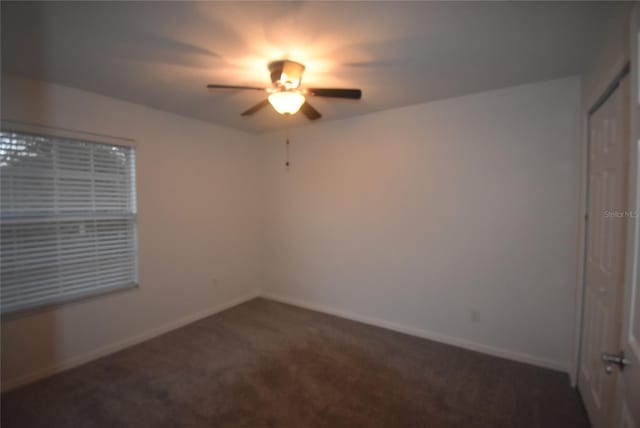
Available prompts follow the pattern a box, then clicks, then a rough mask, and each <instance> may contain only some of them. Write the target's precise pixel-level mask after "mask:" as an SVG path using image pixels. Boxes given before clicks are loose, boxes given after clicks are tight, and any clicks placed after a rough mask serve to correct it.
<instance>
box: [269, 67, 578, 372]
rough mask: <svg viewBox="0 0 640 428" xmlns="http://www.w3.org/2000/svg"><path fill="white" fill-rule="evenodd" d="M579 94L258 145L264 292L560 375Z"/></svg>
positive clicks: (519, 91)
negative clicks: (287, 160)
mask: <svg viewBox="0 0 640 428" xmlns="http://www.w3.org/2000/svg"><path fill="white" fill-rule="evenodd" d="M579 108H580V80H579V79H578V78H577V77H572V78H566V79H560V80H554V81H548V82H541V83H535V84H529V85H524V86H518V87H511V88H506V89H501V90H496V91H491V92H485V93H479V94H475V95H470V96H465V97H460V98H454V99H448V100H444V101H438V102H433V103H428V104H422V105H416V106H412V107H405V108H400V109H395V110H390V111H385V112H381V113H376V114H371V115H367V116H361V117H358V118H353V119H348V120H342V121H332V122H330V123H321V122H319V123H317V124H312V125H310V126H308V127H304V128H299V129H294V130H292V131H291V141H292V147H291V168H290V169H289V170H288V171H287V170H286V169H285V167H284V146H283V144H284V135H283V133H274V134H270V135H268V136H267V139H268V141H267V143H268V144H267V145H265V150H266V153H265V162H266V168H267V169H266V172H265V174H266V181H267V182H268V183H270V186H269V188H270V189H271V192H270V194H269V196H268V199H267V200H266V201H265V207H266V220H265V221H266V224H267V228H266V230H267V232H268V236H267V239H266V240H265V242H266V243H267V246H268V247H267V251H266V252H265V254H266V257H267V258H266V259H265V272H266V277H265V282H264V284H265V291H266V292H267V293H269V294H270V295H272V296H274V297H277V298H281V299H283V300H286V301H290V302H295V303H299V304H305V305H307V306H310V307H317V308H320V309H323V310H328V311H332V312H334V313H338V314H343V315H347V316H351V317H353V318H356V319H361V320H365V321H369V322H375V323H377V324H380V325H385V326H390V327H393V328H397V329H400V330H402V331H407V332H411V333H413V334H418V335H422V336H425V337H433V338H436V339H438V340H443V341H447V342H450V343H453V344H457V345H461V346H466V347H469V348H472V349H477V350H481V351H484V352H490V353H493V354H496V355H502V356H506V357H509V358H514V359H519V360H522V361H528V362H532V363H534V364H540V365H543V366H548V367H554V368H558V369H566V368H567V367H568V363H569V358H570V349H571V342H572V320H573V310H574V300H573V297H574V290H575V282H576V257H575V254H576V241H577V236H576V235H577V230H576V226H575V222H576V213H577V211H578V172H579V134H580V116H579Z"/></svg>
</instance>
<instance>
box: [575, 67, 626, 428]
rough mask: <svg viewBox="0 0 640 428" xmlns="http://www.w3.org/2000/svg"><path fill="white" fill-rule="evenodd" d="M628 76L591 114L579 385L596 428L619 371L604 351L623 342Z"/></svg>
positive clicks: (610, 402)
mask: <svg viewBox="0 0 640 428" xmlns="http://www.w3.org/2000/svg"><path fill="white" fill-rule="evenodd" d="M628 80H629V79H628V78H624V79H623V80H622V81H621V82H620V84H619V85H618V87H617V88H616V89H615V90H614V91H613V93H611V94H610V95H609V97H608V98H607V99H606V100H605V102H604V103H603V104H602V105H601V106H600V107H598V109H597V110H596V111H595V112H593V113H592V114H591V116H590V118H589V136H590V140H589V141H590V147H589V204H588V207H589V217H588V220H587V256H586V276H585V290H584V296H585V297H584V321H583V327H582V329H583V331H582V340H583V342H582V343H583V345H582V350H581V358H580V372H579V377H578V388H579V390H580V393H581V395H582V398H583V400H584V403H585V407H586V409H587V413H588V414H589V419H590V420H591V425H592V426H593V428H610V427H611V423H612V419H611V417H612V414H613V410H614V406H615V400H614V394H615V392H616V386H617V377H618V370H616V369H613V368H611V367H610V366H609V369H608V370H606V368H607V366H606V365H605V364H604V363H603V360H602V354H603V353H605V352H611V353H616V352H618V351H619V350H620V349H619V346H620V332H621V325H620V320H621V318H622V317H621V314H622V302H623V292H624V271H625V257H626V251H625V245H626V239H625V238H626V230H625V224H626V221H625V218H624V213H625V212H626V211H627V191H628V186H627V181H628V180H627V178H628V175H627V173H628V153H629V152H628V147H629V145H628V135H629V134H628V131H627V129H628V128H627V123H626V122H627V121H626V114H625V112H626V111H628V110H627V105H628V104H627V105H625V103H626V101H627V100H628V98H627V96H626V94H628V87H627V85H628Z"/></svg>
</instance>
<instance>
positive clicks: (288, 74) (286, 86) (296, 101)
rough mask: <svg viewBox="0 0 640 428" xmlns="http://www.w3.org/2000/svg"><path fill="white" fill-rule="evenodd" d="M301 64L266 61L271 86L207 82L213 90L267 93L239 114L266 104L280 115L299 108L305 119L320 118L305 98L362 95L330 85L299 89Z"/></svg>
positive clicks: (257, 109) (255, 109)
mask: <svg viewBox="0 0 640 428" xmlns="http://www.w3.org/2000/svg"><path fill="white" fill-rule="evenodd" d="M304 70H305V66H304V65H302V64H300V63H298V62H295V61H291V60H288V59H285V60H280V61H273V62H270V63H269V72H270V73H271V86H270V87H268V88H259V87H254V86H233V85H207V88H209V90H210V91H215V90H254V91H264V92H267V93H268V94H269V95H268V96H267V98H266V99H265V100H262V101H260V102H259V103H258V104H256V105H254V106H253V107H251V108H250V109H248V110H246V111H245V112H243V113H242V116H250V115H252V114H254V113H255V112H257V111H259V110H261V109H262V108H264V107H266V106H267V105H268V104H271V106H272V107H273V108H274V109H275V111H277V112H278V113H280V114H283V115H292V114H295V113H297V112H298V111H301V112H302V114H304V115H305V116H306V117H307V118H308V119H309V120H316V119H320V118H321V117H322V115H321V114H320V112H318V110H316V109H315V108H313V107H311V104H309V103H308V102H307V101H306V97H327V98H346V99H350V100H359V99H360V98H361V97H362V91H361V90H360V89H331V88H303V89H301V88H300V83H301V82H302V73H303V72H304Z"/></svg>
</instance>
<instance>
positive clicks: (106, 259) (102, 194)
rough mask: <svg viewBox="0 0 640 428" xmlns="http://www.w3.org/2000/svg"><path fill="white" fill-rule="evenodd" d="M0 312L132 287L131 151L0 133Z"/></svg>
mask: <svg viewBox="0 0 640 428" xmlns="http://www.w3.org/2000/svg"><path fill="white" fill-rule="evenodd" d="M0 181H1V188H0V191H1V193H0V195H1V198H0V203H1V205H0V213H1V228H2V234H1V236H0V239H1V240H0V304H1V310H2V312H3V313H8V312H15V311H19V310H22V309H27V308H33V307H37V306H43V305H49V304H52V303H57V302H64V301H68V300H73V299H77V298H81V297H85V296H88V295H93V294H97V293H103V292H106V291H111V290H115V289H121V288H127V287H132V286H135V285H136V284H137V281H138V279H137V277H138V272H137V270H138V267H137V241H136V193H135V149H134V148H133V147H126V146H116V145H112V144H99V143H94V142H88V141H80V140H74V139H69V138H60V137H52V136H42V135H35V134H27V133H22V132H9V131H1V132H0Z"/></svg>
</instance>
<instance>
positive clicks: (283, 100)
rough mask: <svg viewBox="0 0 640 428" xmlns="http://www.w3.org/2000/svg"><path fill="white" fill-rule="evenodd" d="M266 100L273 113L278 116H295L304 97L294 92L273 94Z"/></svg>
mask: <svg viewBox="0 0 640 428" xmlns="http://www.w3.org/2000/svg"><path fill="white" fill-rule="evenodd" d="M268 99H269V103H270V104H271V105H272V106H273V108H274V109H275V111H277V112H278V113H280V114H295V113H297V112H298V110H300V107H302V104H304V102H305V98H304V96H303V95H302V94H300V93H299V92H294V91H280V92H274V93H273V94H271V95H269V97H268Z"/></svg>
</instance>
